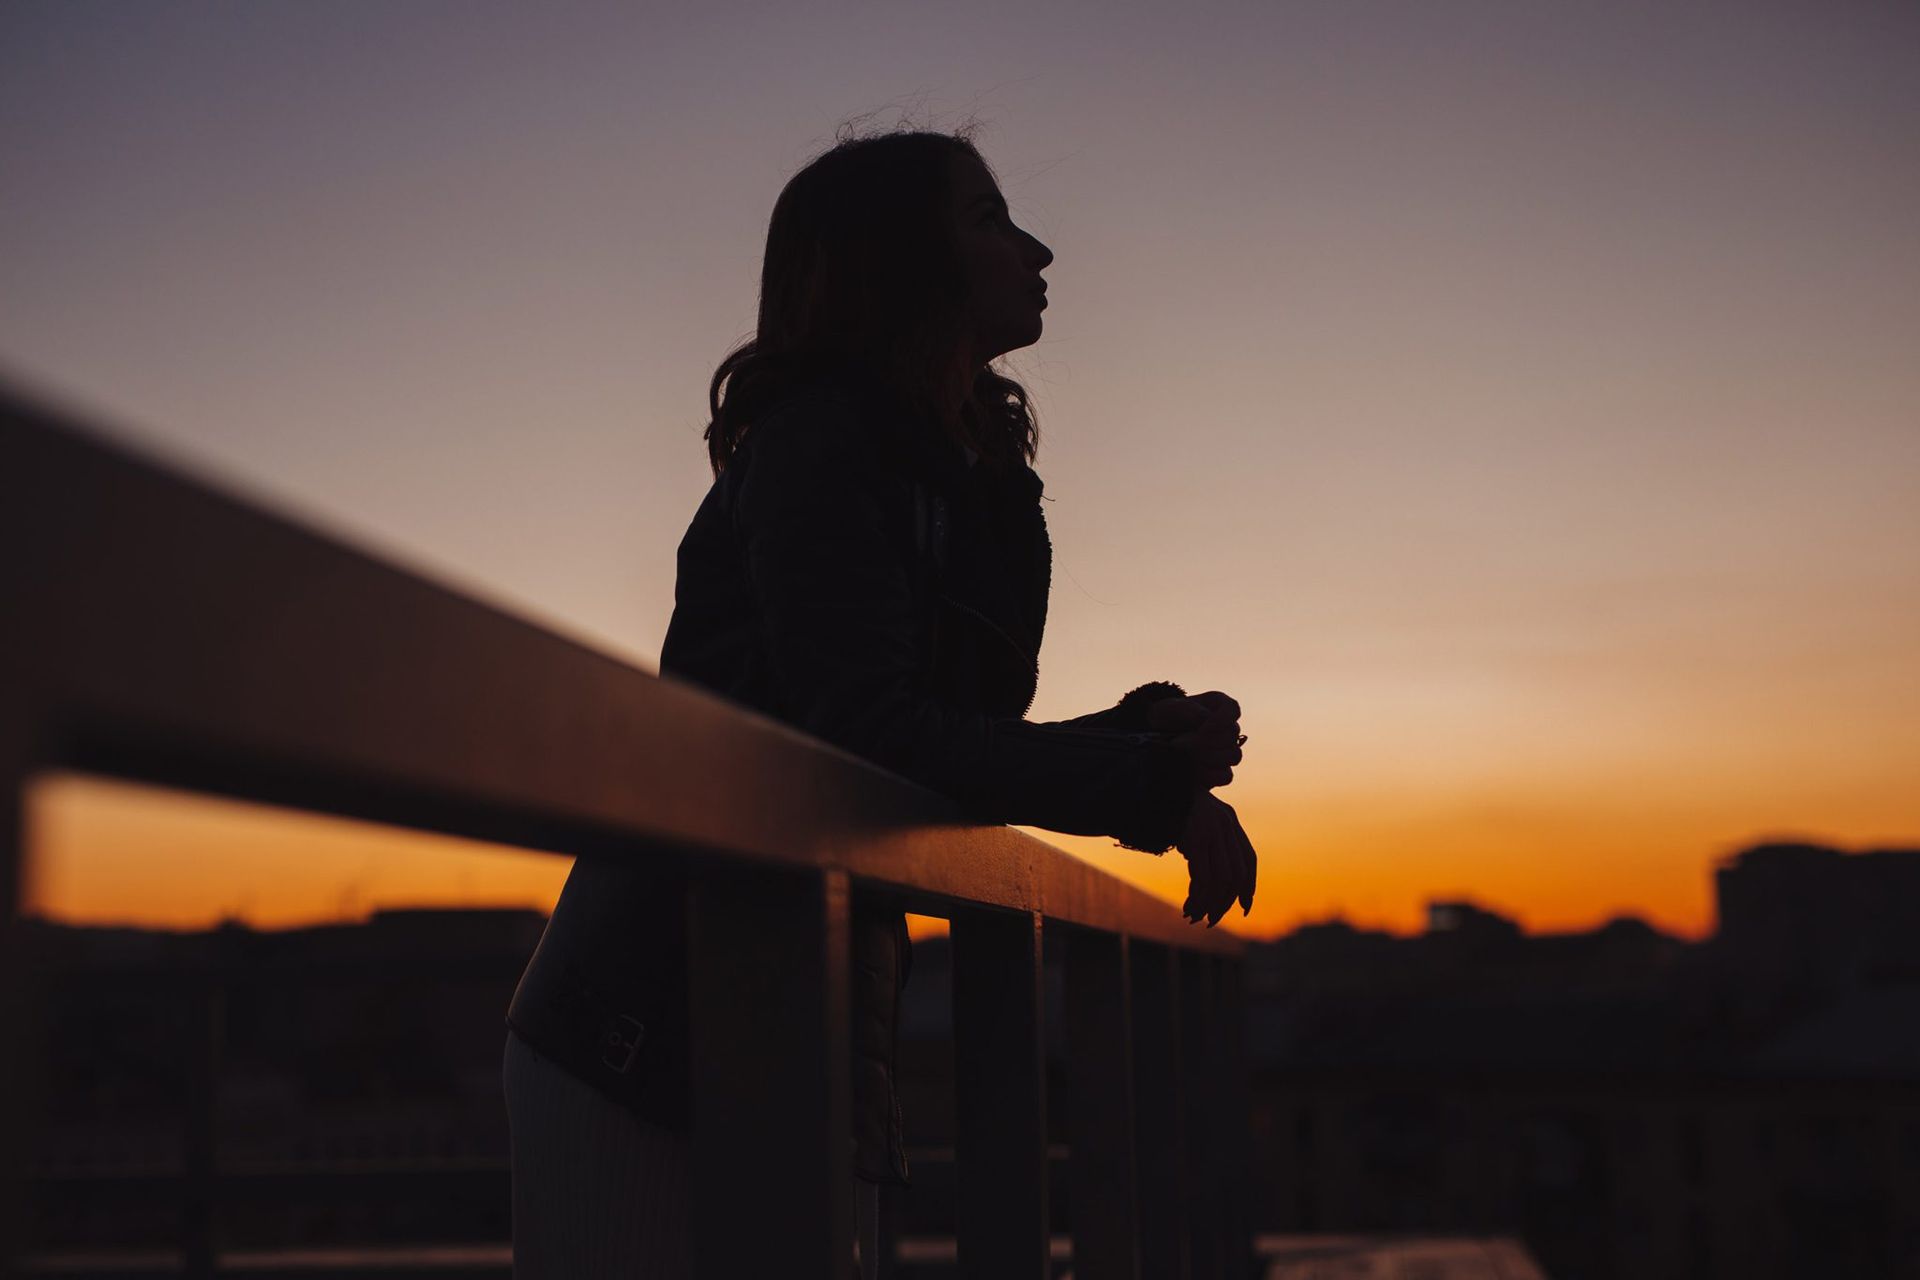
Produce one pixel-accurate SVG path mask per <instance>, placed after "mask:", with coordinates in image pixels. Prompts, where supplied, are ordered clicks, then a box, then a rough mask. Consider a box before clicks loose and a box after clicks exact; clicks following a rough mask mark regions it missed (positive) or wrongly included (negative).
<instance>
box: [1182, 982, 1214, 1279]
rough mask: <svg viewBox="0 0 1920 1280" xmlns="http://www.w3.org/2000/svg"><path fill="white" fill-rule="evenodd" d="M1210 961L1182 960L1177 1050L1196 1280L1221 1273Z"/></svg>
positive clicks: (1189, 1237) (1189, 1229)
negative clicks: (1181, 1072)
mask: <svg viewBox="0 0 1920 1280" xmlns="http://www.w3.org/2000/svg"><path fill="white" fill-rule="evenodd" d="M1213 979H1214V961H1213V958H1212V957H1211V956H1207V955H1204V954H1201V953H1190V954H1187V955H1183V956H1181V957H1180V1047H1181V1058H1182V1063H1183V1065H1184V1066H1185V1069H1186V1081H1185V1083H1186V1088H1185V1089H1183V1090H1182V1091H1181V1093H1182V1096H1183V1098H1184V1100H1185V1102H1186V1106H1185V1108H1184V1110H1185V1115H1184V1116H1183V1117H1182V1118H1183V1119H1184V1121H1185V1122H1186V1146H1187V1163H1186V1171H1187V1180H1186V1201H1187V1248H1188V1252H1189V1256H1190V1257H1191V1260H1192V1266H1193V1275H1194V1277H1195V1278H1196V1280H1202V1278H1207V1280H1211V1277H1216V1276H1220V1275H1223V1274H1224V1268H1223V1266H1222V1261H1223V1260H1222V1257H1221V1249H1220V1228H1221V1215H1220V1208H1221V1206H1220V1174H1219V1165H1220V1133H1219V1125H1218V1119H1219V1111H1220V1070H1219V1064H1218V1047H1219V1034H1218V1032H1219V1027H1218V1021H1219V1020H1218V1018H1217V1017H1216V1016H1215V1004H1214V981H1213Z"/></svg>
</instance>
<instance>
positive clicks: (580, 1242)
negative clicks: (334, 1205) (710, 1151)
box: [501, 1032, 880, 1280]
mask: <svg viewBox="0 0 1920 1280" xmlns="http://www.w3.org/2000/svg"><path fill="white" fill-rule="evenodd" d="M501 1083H502V1084H503V1085H504V1086H505V1089H506V1096H507V1122H508V1125H509V1126H510V1128H511V1129H512V1135H513V1275H514V1280H692V1276H693V1240H692V1237H691V1235H690V1234H689V1221H690V1218H691V1210H692V1185H691V1184H692V1180H693V1179H692V1154H691V1151H690V1150H689V1142H688V1139H687V1138H686V1137H685V1136H684V1135H681V1134H676V1133H673V1132H671V1131H670V1130H666V1129H662V1128H660V1127H659V1126H658V1125H655V1124H652V1123H651V1122H649V1121H646V1120H643V1119H641V1118H640V1117H639V1116H637V1115H635V1114H634V1113H633V1112H631V1111H629V1110H627V1109H626V1108H625V1107H623V1106H621V1105H620V1104H619V1103H617V1102H614V1101H613V1100H612V1099H610V1098H607V1097H605V1096H603V1095H602V1094H601V1093H599V1092H598V1091H597V1090H595V1089H594V1088H592V1087H591V1086H589V1085H587V1084H586V1083H584V1082H582V1081H581V1080H578V1079H576V1078H575V1077H574V1076H573V1075H572V1074H571V1073H570V1072H567V1071H564V1070H562V1069H561V1068H560V1067H558V1066H556V1065H554V1064H553V1063H551V1062H549V1061H547V1060H546V1059H545V1058H542V1057H541V1056H540V1055H539V1054H538V1053H536V1052H534V1050H533V1049H532V1048H531V1047H529V1046H528V1045H527V1043H526V1042H525V1041H524V1040H522V1039H520V1037H519V1036H517V1035H514V1034H513V1033H511V1032H509V1033H508V1034H507V1046H506V1055H505V1060H504V1062H503V1063H502V1067H501ZM879 1190H880V1189H879V1187H878V1186H876V1185H875V1184H873V1183H871V1182H864V1181H861V1180H860V1179H857V1178H856V1179H855V1180H854V1184H853V1191H854V1195H853V1201H854V1211H855V1222H854V1241H855V1244H854V1248H855V1255H856V1257H857V1258H858V1259H859V1268H860V1270H859V1274H860V1276H861V1277H862V1280H873V1278H874V1276H875V1275H877V1274H878V1267H879V1247H878V1246H879V1213H878V1209H879Z"/></svg>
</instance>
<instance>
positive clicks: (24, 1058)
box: [0, 628, 42, 1276]
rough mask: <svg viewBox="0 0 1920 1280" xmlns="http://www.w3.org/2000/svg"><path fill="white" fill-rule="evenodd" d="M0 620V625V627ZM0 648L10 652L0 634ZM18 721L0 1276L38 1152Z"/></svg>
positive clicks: (1, 1054)
mask: <svg viewBox="0 0 1920 1280" xmlns="http://www.w3.org/2000/svg"><path fill="white" fill-rule="evenodd" d="M3 629H4V628H0V630H3ZM0 656H4V657H6V658H13V657H14V656H15V655H13V654H12V653H11V652H10V651H9V650H8V647H7V644H6V642H5V641H3V640H0ZM0 706H6V707H9V708H13V709H15V710H11V711H9V712H8V714H9V715H13V714H16V713H17V714H19V715H21V716H22V719H23V721H24V718H25V716H26V714H27V706H28V703H27V700H26V697H25V695H24V691H23V690H21V689H19V688H17V687H8V686H5V685H0ZM28 732H29V729H28V726H27V725H26V724H25V723H19V724H9V723H5V722H0V974H4V975H5V980H4V981H0V1025H4V1026H6V1027H8V1028H11V1029H12V1033H11V1034H8V1035H5V1036H0V1276H11V1275H13V1274H14V1261H15V1259H14V1251H15V1249H17V1248H18V1247H19V1245H18V1242H19V1241H20V1239H21V1235H22V1230H21V1228H22V1226H23V1224H24V1221H25V1218H26V1206H25V1205H24V1203H23V1201H24V1200H25V1196H24V1195H23V1194H22V1193H23V1192H24V1191H25V1190H26V1187H27V1185H28V1184H27V1182H26V1175H27V1174H28V1172H29V1171H30V1169H31V1168H32V1164H33V1162H34V1156H35V1155H37V1153H38V1146H39V1143H38V1141H37V1139H38V1137H39V1132H40V1131H39V1126H38V1124H37V1123H36V1119H37V1117H39V1116H40V1115H41V1114H42V1108H40V1107H37V1106H35V1105H34V1099H33V1097H32V1095H33V1093H34V1092H36V1090H35V1088H34V1086H35V1085H36V1084H37V1083H38V1081H36V1080H35V1079H34V1076H36V1075H37V1074H38V1064H37V1062H36V1061H35V1058H36V1057H37V1055H36V1053H35V1051H36V1050H38V1049H39V1048H40V1046H41V1036H40V1026H39V1017H38V1011H37V1010H36V1009H34V1008H33V1003H34V1001H33V994H34V993H32V992H31V991H30V989H29V982H30V981H31V976H32V975H31V974H30V972H29V962H30V960H31V957H29V956H28V954H27V948H26V940H25V938H23V937H22V936H21V932H20V894H21V891H22V888H23V885H24V881H25V875H26V859H27V848H26V838H27V835H26V802H27V796H26V789H27V778H28V766H27V751H26V741H27V735H28Z"/></svg>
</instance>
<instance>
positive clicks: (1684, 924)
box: [25, 774, 1911, 938]
mask: <svg viewBox="0 0 1920 1280" xmlns="http://www.w3.org/2000/svg"><path fill="white" fill-rule="evenodd" d="M1237 807H1238V809H1239V811H1240V814H1241V818H1242V821H1243V823H1244V824H1245V826H1246V828H1247V830H1248V833H1249V836H1250V837H1251V839H1252V840H1253V842H1254V845H1255V847H1256V849H1258V850H1259V851H1260V853H1261V855H1262V862H1261V878H1260V890H1259V893H1258V895H1257V897H1256V899H1255V904H1254V908H1255V909H1254V912H1253V914H1252V915H1251V916H1250V917H1247V918H1246V919H1242V918H1241V917H1240V916H1239V915H1238V914H1237V912H1236V913H1235V914H1232V915H1230V916H1229V917H1228V919H1227V920H1226V921H1224V922H1223V924H1222V926H1221V927H1223V928H1227V929H1229V930H1230V931H1232V932H1234V933H1237V934H1240V935H1242V936H1247V937H1273V936H1277V935H1279V934H1283V933H1286V932H1288V931H1290V930H1292V929H1293V928H1295V927H1297V926H1299V925H1301V924H1303V923H1309V922H1315V921H1321V920H1326V919H1330V918H1336V917H1337V918H1343V919H1346V920H1347V921H1349V922H1350V923H1352V924H1354V925H1356V926H1359V927H1370V928H1382V929H1386V930H1389V931H1392V932H1397V933H1414V932H1419V931H1420V929H1421V928H1422V927H1423V925H1424V919H1425V906H1426V903H1427V902H1428V901H1429V900H1432V899H1436V898H1469V899H1472V900H1474V901H1477V902H1479V903H1481V904H1482V905H1485V906H1487V907H1489V908H1492V909H1494V910H1498V911H1500V912H1502V913H1504V914H1508V915H1511V916H1514V917H1515V918H1517V919H1518V920H1519V921H1520V922H1521V923H1522V924H1523V925H1524V926H1525V927H1526V928H1527V929H1529V930H1530V931H1532V932H1552V931H1561V930H1571V929H1584V928H1591V927H1593V926H1595V925H1598V924H1601V923H1603V922H1605V921H1606V920H1608V919H1610V918H1612V917H1614V916H1618V915H1625V914H1632V915H1638V916H1641V917H1643V918H1645V919H1646V920H1648V921H1649V922H1650V923H1652V924H1654V925H1656V926H1657V927H1660V928H1662V929H1666V930H1668V931H1671V932H1674V933H1678V934H1682V935H1686V936H1691V937H1700V936H1704V935H1705V934H1707V933H1709V932H1711V930H1712V925H1713V912H1712V900H1711V866H1712V863H1713V862H1714V860H1715V859H1717V858H1718V857H1720V856H1722V855H1724V854H1725V853H1727V852H1730V851H1731V850H1733V849H1735V848H1738V847H1740V846H1741V845H1743V844H1745V843H1748V842H1750V841H1752V840H1756V839H1760V838H1763V837H1766V836H1768V835H1774V834H1781V833H1784V832H1785V831H1786V830H1787V829H1786V828H1784V827H1775V828H1763V827H1755V826H1753V825H1752V824H1747V825H1746V826H1744V827H1743V826H1741V825H1740V824H1738V823H1734V822H1729V821H1724V820H1722V819H1720V818H1719V817H1718V816H1717V815H1716V813H1715V807H1714V806H1712V805H1702V806H1699V807H1698V808H1697V809H1694V810H1688V811H1678V810H1675V809H1673V808H1671V807H1669V806H1661V805H1650V804H1647V803H1645V802H1644V801H1643V802H1641V803H1640V804H1638V805H1627V806H1614V807H1613V809H1612V810H1609V808H1607V807H1606V806H1601V805H1598V804H1597V803H1596V804H1593V805H1590V806H1585V807H1580V806H1575V805H1573V804H1572V803H1569V804H1568V805H1566V806H1565V807H1562V808H1556V807H1554V806H1551V805H1534V806H1524V805H1518V804H1510V805H1508V806H1505V807H1502V806H1498V805H1494V804H1491V803H1489V804H1478V805H1476V804H1473V803H1468V802H1458V801H1457V802H1456V803H1455V804H1454V805H1453V806H1452V807H1451V808H1447V807H1445V806H1434V807H1432V808H1431V809H1423V808H1422V807H1421V806H1419V805H1417V804H1416V805H1409V806H1406V807H1403V808H1402V809H1399V810H1388V809H1385V808H1383V807H1381V806H1378V805H1373V806H1369V805H1366V804H1364V803H1359V802H1352V803H1346V804H1342V803H1339V802H1335V801H1331V800H1326V799H1322V800H1321V801H1319V802H1318V803H1316V804H1312V805H1309V804H1306V803H1304V802H1300V801H1285V802H1283V801H1273V800H1262V799H1261V798H1260V797H1258V796H1249V797H1245V798H1241V799H1240V802H1239V804H1238V806H1237ZM1888 816H1889V817H1891V816H1892V815H1888ZM1856 817H1857V818H1858V819H1859V821H1857V822H1856V824H1855V825H1853V826H1852V827H1848V826H1846V825H1844V824H1841V823H1839V822H1837V821H1836V822H1834V823H1833V824H1832V825H1831V826H1828V827H1824V828H1820V829H1817V830H1815V829H1809V828H1804V827H1803V828H1799V829H1798V830H1800V831H1801V832H1803V833H1805V834H1806V836H1807V838H1814V839H1825V840H1828V841H1831V842H1832V843H1836V844H1841V845H1844V846H1849V847H1851V846H1858V845H1864V844H1881V845H1886V844H1895V843H1901V841H1898V840H1895V839H1887V838H1876V836H1875V830H1874V826H1873V815H1872V814H1871V813H1868V812H1864V811H1858V810H1857V811H1856ZM1894 829H1895V828H1893V827H1891V826H1889V827H1888V828H1885V830H1894ZM1729 831H1732V832H1735V833H1736V834H1734V835H1733V836H1731V837H1729V836H1728V832H1729ZM27 834H28V845H27V847H28V850H29V853H30V874H29V877H28V884H27V890H26V895H25V901H26V909H27V910H28V911H31V912H34V913H36V914H40V915H44V916H48V917H51V918H55V919H60V920H65V921H70V922H75V923H91V924H119V925H132V926H142V927H150V928H167V929H182V930H188V929H203V928H208V927H210V926H212V925H215V924H217V923H219V922H221V921H222V920H237V921H240V922H243V923H245V924H248V925H250V926H253V927H256V928H263V929H274V928H290V927H296V926H300V925H310V924H318V923H328V922H337V921H343V920H354V919H362V918H365V917H366V916H367V915H368V914H369V913H370V912H372V911H374V910H378V909H380V908H391V907H422V906H441V907H449V908H478V907H527V908H532V909H535V910H539V911H542V912H546V911H550V910H551V909H552V905H553V902H554V901H555V899H556V898H557V897H558V894H559V891H560V886H561V884H562V883H563V882H564V880H565V878H566V872H567V868H568V867H569V866H570V860H569V859H567V858H565V857H561V856H557V855H552V854H545V853H535V852H529V851H525V850H520V849H513V848H507V847H504V846H499V845H492V844H486V843H483V842H479V841H472V840H464V839H458V838H455V837H450V836H442V835H437V834H431V833H425V832H418V831H412V830H406V829H402V828H396V827H389V826H383V825H379V824H374V823H366V822H357V821H352V820H348V819H341V818H334V817H330V816H325V815H318V814H311V813H303V812H296V811H289V810H284V809H280V808H275V807H271V806H266V805H256V804H248V803H241V802H236V801H231V800H226V799H223V798H212V797H206V796H201V795H192V794H185V793H180V792H175V791H169V790H164V789H160V788H155V787H147V786H141V785H136V784H131V783H124V782H119V781H113V780H107V779H101V778H94V777H88V776H82V775H73V774H56V775H50V776H47V777H44V778H42V779H39V780H37V781H36V783H35V784H34V786H33V787H32V789H31V793H30V796H29V802H28V806H27ZM1032 834H1034V835H1036V836H1038V837H1040V838H1042V839H1045V840H1047V841H1049V842H1050V843H1052V844H1054V845H1056V846H1057V847H1060V848H1062V849H1065V850H1066V851H1067V852H1069V853H1071V854H1073V855H1074V856H1077V857H1080V858H1082V859H1084V860H1086V861H1088V862H1090V863H1092V864H1094V865H1096V866H1099V867H1102V868H1104V869H1106V870H1108V871H1110V872H1112V873H1113V874H1115V875H1117V876H1119V877H1121V878H1122V879H1125V880H1127V881H1128V882H1130V883H1132V884H1135V885H1138V886H1139V887H1141V888H1143V889H1145V890H1146V891H1147V892H1150V893H1152V894H1154V895H1155V896H1157V897H1160V898H1162V899H1164V900H1166V901H1168V902H1171V903H1174V904H1178V903H1179V902H1180V901H1181V900H1182V899H1183V898H1184V896H1185V893H1186V887H1187V886H1186V863H1185V860H1184V858H1182V857H1181V856H1180V855H1179V854H1178V852H1175V851H1170V852H1169V853H1168V854H1166V855H1164V856H1162V857H1158V858H1155V857H1152V856H1149V855H1146V854H1140V853H1135V852H1132V851H1129V850H1123V849H1120V848H1119V847H1118V846H1116V845H1115V844H1114V843H1113V842H1112V841H1111V840H1105V839H1095V838H1083V837H1073V836H1060V835H1056V834H1053V833H1050V832H1044V831H1033V832H1032ZM1907 843H1911V841H1908V842H1907ZM1442 869H1444V870H1442ZM908 927H909V932H910V933H911V934H912V936H914V937H915V938H925V937H933V936H937V935H940V934H944V933H945V932H946V930H947V925H946V922H945V921H944V920H939V919H935V918H933V917H924V916H909V918H908Z"/></svg>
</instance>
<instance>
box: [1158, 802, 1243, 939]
mask: <svg viewBox="0 0 1920 1280" xmlns="http://www.w3.org/2000/svg"><path fill="white" fill-rule="evenodd" d="M1174 847H1175V848H1177V849H1179V850H1180V852H1181V853H1183V854H1185V855H1186V858H1187V877H1188V886H1187V901H1186V905H1185V906H1183V907H1182V908H1181V912H1182V913H1183V914H1184V915H1185V916H1186V917H1187V919H1189V920H1194V921H1198V920H1200V919H1201V918H1203V917H1204V918H1205V919H1206V922H1207V928H1209V929H1211V928H1213V926H1214V925H1216V924H1219V923H1220V920H1221V918H1222V917H1224V916H1225V915H1226V914H1227V909H1228V908H1230V907H1231V906H1233V904H1234V902H1235V901H1236V900H1237V901H1238V902H1239V903H1240V914H1241V915H1243V916H1244V915H1246V914H1247V913H1248V912H1249V911H1252V910H1253V881H1254V874H1255V871H1256V868H1257V866H1258V863H1259V858H1258V856H1257V855H1256V854H1255V853H1254V851H1253V842H1252V841H1250V840H1248V839H1247V833H1246V832H1245V831H1242V830H1241V829H1240V818H1239V815H1237V814H1235V813H1234V811H1233V806H1232V805H1230V804H1228V803H1227V802H1226V801H1224V800H1222V799H1220V798H1219V797H1218V796H1216V795H1214V794H1213V793H1212V792H1210V791H1202V792H1201V793H1200V794H1199V795H1197V796H1195V797H1194V798H1193V811H1192V812H1191V813H1189V814H1188V815H1187V825H1186V828H1185V829H1184V830H1182V831H1181V833H1180V838H1179V839H1178V840H1176V841H1174Z"/></svg>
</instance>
